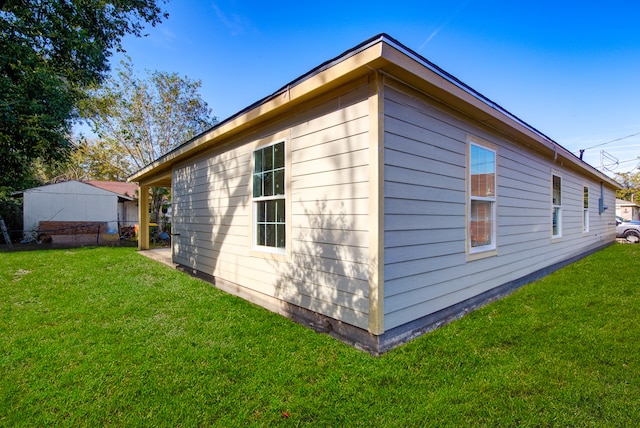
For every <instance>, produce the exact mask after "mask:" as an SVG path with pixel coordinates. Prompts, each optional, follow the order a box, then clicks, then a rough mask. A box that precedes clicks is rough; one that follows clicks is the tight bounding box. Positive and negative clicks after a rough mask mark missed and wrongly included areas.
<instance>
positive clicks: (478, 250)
mask: <svg viewBox="0 0 640 428" xmlns="http://www.w3.org/2000/svg"><path fill="white" fill-rule="evenodd" d="M467 142H468V144H467V147H468V152H467V168H468V172H467V182H468V183H467V236H466V241H467V249H468V254H469V255H480V256H484V255H487V256H490V255H496V249H497V242H496V240H497V229H498V219H497V206H498V196H497V193H498V150H497V147H496V146H495V145H493V144H491V143H489V142H486V141H484V140H481V139H479V138H475V137H471V136H469V137H468V138H467ZM472 146H476V147H480V148H482V149H484V150H489V151H491V152H493V156H494V165H495V170H494V174H495V177H494V180H495V182H494V186H495V192H496V195H495V196H493V197H486V196H485V197H482V196H472V190H471V147H472ZM472 200H475V201H489V202H492V204H491V216H492V219H493V225H492V228H491V244H490V245H483V246H481V247H472V246H471V218H472V210H471V206H472V203H471V201H472Z"/></svg>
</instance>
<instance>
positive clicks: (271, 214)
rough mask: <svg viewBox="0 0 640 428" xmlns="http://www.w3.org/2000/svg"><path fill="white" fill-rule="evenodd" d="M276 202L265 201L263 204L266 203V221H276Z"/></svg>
mask: <svg viewBox="0 0 640 428" xmlns="http://www.w3.org/2000/svg"><path fill="white" fill-rule="evenodd" d="M276 202H277V201H267V202H265V204H266V205H267V220H266V221H268V222H274V221H276Z"/></svg>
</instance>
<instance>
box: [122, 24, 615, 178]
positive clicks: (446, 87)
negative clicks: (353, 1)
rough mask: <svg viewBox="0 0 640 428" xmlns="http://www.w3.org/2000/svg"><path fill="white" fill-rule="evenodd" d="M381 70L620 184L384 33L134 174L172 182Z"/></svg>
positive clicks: (535, 148)
mask: <svg viewBox="0 0 640 428" xmlns="http://www.w3.org/2000/svg"><path fill="white" fill-rule="evenodd" d="M374 71H377V72H379V73H381V74H383V75H385V76H389V77H390V78H395V79H399V80H401V81H403V82H407V83H408V84H410V85H411V86H412V87H414V88H415V89H417V90H419V91H421V92H423V93H424V94H426V95H427V96H430V97H432V98H434V99H436V100H438V101H440V102H442V103H445V104H446V105H448V106H450V107H451V108H453V109H455V110H457V111H459V112H460V113H462V114H464V115H467V116H469V117H471V118H473V119H475V120H476V121H479V122H482V123H483V124H485V125H487V126H490V127H492V128H493V129H495V130H496V131H497V132H499V133H501V134H505V135H507V136H509V138H510V139H512V140H513V141H518V142H520V144H522V145H524V146H526V147H527V148H528V149H530V150H532V151H536V152H538V153H541V154H542V155H543V156H546V157H547V158H552V159H553V160H554V161H555V162H560V163H562V164H563V165H565V166H567V167H569V168H573V169H576V170H578V171H580V172H582V173H583V174H586V175H588V176H591V177H593V178H595V179H596V180H598V181H601V182H603V183H606V184H607V185H608V186H610V187H613V188H615V189H619V188H620V186H619V184H618V183H617V182H616V181H614V180H613V179H611V178H610V177H607V176H606V175H604V174H603V173H601V172H600V171H598V170H597V169H595V168H593V167H592V166H591V165H589V164H587V163H586V162H584V161H582V160H581V159H579V158H578V157H577V156H576V155H574V154H573V153H571V152H569V151H568V150H567V149H565V148H564V147H562V146H561V145H560V144H558V143H557V142H555V141H553V140H552V139H551V138H549V137H547V136H546V135H544V134H543V133H542V132H540V131H538V130H537V129H535V128H534V127H533V126H531V125H529V124H527V123H526V122H524V121H523V120H521V119H519V118H518V117H516V116H515V115H514V114H512V113H510V112H509V111H507V110H506V109H504V108H503V107H501V106H500V105H498V104H497V103H495V102H494V101H492V100H490V99H489V98H487V97H485V96H484V95H482V94H480V93H479V92H478V91H476V90H474V89H473V88H471V87H470V86H468V85H466V84H465V83H463V82H462V81H460V80H459V79H457V78H456V77H454V76H453V75H451V74H449V73H447V72H446V71H444V70H443V69H441V68H440V67H438V66H437V65H435V64H433V63H432V62H430V61H428V60H427V59H426V58H424V57H423V56H421V55H419V54H418V53H416V52H415V51H413V50H411V49H409V48H407V47H406V46H404V45H402V44H401V43H399V42H398V41H396V40H395V39H393V38H392V37H390V36H388V35H387V34H379V35H377V36H375V37H372V38H371V39H369V40H366V41H365V42H363V43H361V44H360V45H358V46H356V47H354V48H352V49H349V50H348V51H346V52H344V53H342V54H341V55H339V56H337V57H335V58H333V59H331V60H329V61H326V62H324V63H323V64H321V65H319V66H318V67H316V68H314V69H313V70H311V71H309V72H307V73H306V74H304V75H302V76H300V77H299V78H297V79H295V80H293V81H292V82H290V83H288V84H286V85H285V86H283V87H282V88H280V89H279V90H277V91H276V92H274V93H273V94H271V95H269V96H267V97H265V98H263V99H261V100H259V101H257V102H256V103H254V104H252V105H250V106H248V107H246V108H245V109H243V110H241V111H240V112H238V113H236V114H234V115H232V116H231V117H229V118H228V119H225V120H224V121H222V122H219V123H218V124H216V125H215V126H213V127H212V128H210V129H209V130H207V131H205V132H203V133H202V134H200V135H198V136H196V137H194V138H192V139H191V140H189V141H187V142H185V143H184V144H182V145H180V146H178V147H176V148H175V149H173V150H172V151H170V152H169V153H167V154H165V155H164V156H162V157H160V158H159V159H157V160H156V161H154V162H152V163H150V164H149V165H147V166H145V167H144V168H142V169H140V170H139V171H138V172H136V173H135V174H133V175H132V176H131V177H129V180H130V181H135V182H139V183H141V184H144V185H157V186H170V185H171V170H172V166H173V165H174V164H176V163H177V162H180V161H181V160H184V159H186V158H189V157H191V156H195V155H197V154H200V153H202V152H203V151H205V150H208V149H210V148H212V147H215V146H216V145H218V144H224V143H225V142H226V141H228V139H229V138H231V137H233V136H236V135H239V134H240V133H242V132H244V131H246V130H247V129H249V128H250V127H252V126H257V125H259V124H261V123H265V122H267V121H269V120H272V119H274V118H276V117H279V115H284V114H287V112H290V111H291V109H292V108H294V107H295V106H297V105H300V104H301V103H303V102H305V101H309V100H311V99H313V98H314V97H317V96H318V95H319V94H321V93H324V92H327V91H329V90H331V89H334V88H337V87H338V86H340V85H342V84H345V83H347V82H349V81H353V80H354V79H357V78H359V77H362V76H366V75H369V74H370V73H372V72H374Z"/></svg>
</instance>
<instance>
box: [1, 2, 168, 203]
mask: <svg viewBox="0 0 640 428" xmlns="http://www.w3.org/2000/svg"><path fill="white" fill-rule="evenodd" d="M161 1H163V0H111V1H108V0H47V1H44V0H0V157H1V158H2V160H3V165H2V174H0V193H2V191H3V189H4V191H5V192H6V190H8V189H15V188H19V187H22V186H23V185H24V183H25V182H26V180H28V179H29V178H30V175H31V174H32V173H33V166H34V163H35V161H36V160H38V159H40V160H42V161H44V162H49V161H57V160H61V159H64V158H65V157H66V156H68V155H69V153H70V152H71V150H72V145H71V144H70V142H69V136H70V128H71V125H72V123H73V121H74V119H76V118H77V113H78V112H77V109H76V108H77V106H78V104H79V102H80V101H81V100H82V99H83V98H85V95H86V91H87V89H88V88H89V87H91V86H94V85H97V84H99V83H101V82H102V81H103V80H104V79H105V77H106V76H107V73H108V71H109V63H108V58H109V56H110V55H111V54H112V53H113V51H114V50H121V41H122V38H123V37H124V36H125V35H127V34H132V35H136V36H140V35H141V34H142V30H143V28H144V25H145V24H151V25H156V24H158V23H160V22H161V20H162V19H163V18H166V17H167V15H166V14H163V12H162V10H161V9H160V7H159V5H158V3H159V2H161Z"/></svg>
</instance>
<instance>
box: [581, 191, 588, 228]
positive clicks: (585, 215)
mask: <svg viewBox="0 0 640 428" xmlns="http://www.w3.org/2000/svg"><path fill="white" fill-rule="evenodd" d="M582 193H583V198H582V199H583V202H582V231H583V232H588V231H589V188H588V187H587V186H584V187H583V191H582Z"/></svg>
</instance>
